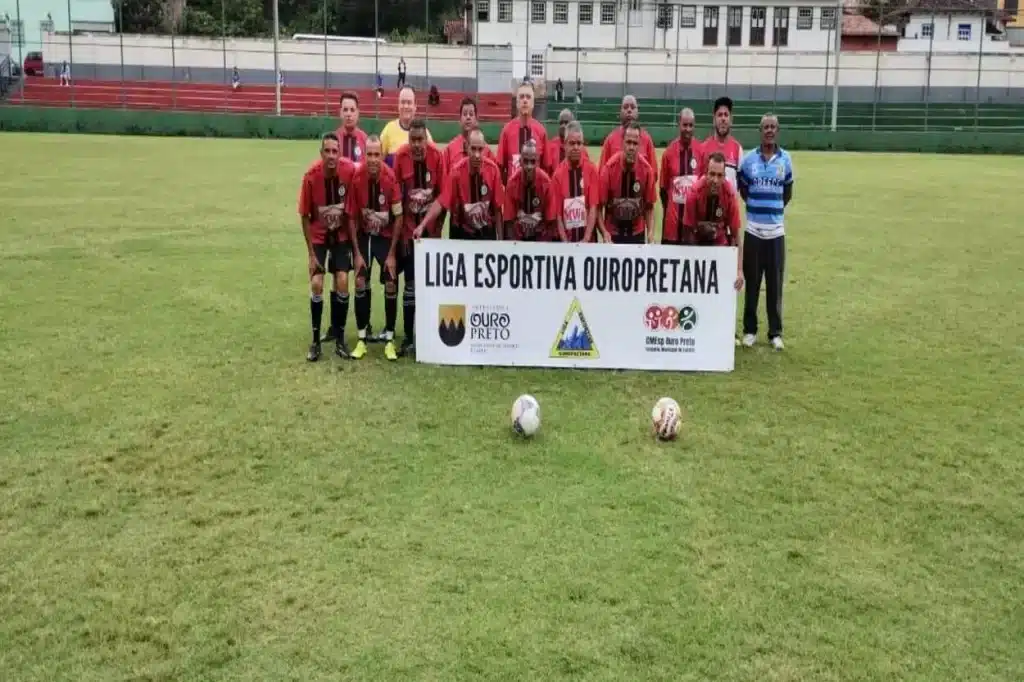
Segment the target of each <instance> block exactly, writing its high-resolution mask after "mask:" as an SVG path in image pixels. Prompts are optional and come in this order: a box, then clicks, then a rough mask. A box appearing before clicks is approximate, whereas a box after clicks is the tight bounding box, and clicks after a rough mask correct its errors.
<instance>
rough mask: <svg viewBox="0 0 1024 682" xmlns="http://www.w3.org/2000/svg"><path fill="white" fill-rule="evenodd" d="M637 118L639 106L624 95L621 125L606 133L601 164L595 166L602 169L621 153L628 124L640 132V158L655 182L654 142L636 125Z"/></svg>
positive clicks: (630, 96)
mask: <svg viewBox="0 0 1024 682" xmlns="http://www.w3.org/2000/svg"><path fill="white" fill-rule="evenodd" d="M639 118H640V105H638V104H637V101H636V97H634V96H633V95H626V96H625V97H623V98H622V104H621V105H620V106H619V123H620V124H621V125H620V126H619V127H618V128H616V129H615V130H613V131H612V132H610V133H608V137H606V138H605V140H604V146H602V147H601V162H600V163H599V164H598V165H597V166H598V168H601V169H604V167H605V165H607V163H608V162H609V161H610V160H611V158H612V157H613V156H615V155H616V154H618V153H619V152H621V151H622V139H623V137H624V135H625V132H626V129H627V128H629V127H630V124H636V125H637V128H638V129H639V130H640V148H639V151H640V156H642V157H643V159H644V161H646V162H647V163H648V164H650V166H651V169H652V170H653V171H654V179H655V181H657V179H658V177H657V176H658V156H657V154H655V152H654V140H652V139H651V136H650V135H649V134H648V133H647V131H646V130H644V129H643V128H641V127H640V126H639V124H638V123H637V121H638V119H639Z"/></svg>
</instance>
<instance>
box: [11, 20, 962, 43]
mask: <svg viewBox="0 0 1024 682" xmlns="http://www.w3.org/2000/svg"><path fill="white" fill-rule="evenodd" d="M15 23H17V22H15ZM956 39H957V40H970V39H971V25H970V24H957V27H956ZM12 40H13V38H12Z"/></svg>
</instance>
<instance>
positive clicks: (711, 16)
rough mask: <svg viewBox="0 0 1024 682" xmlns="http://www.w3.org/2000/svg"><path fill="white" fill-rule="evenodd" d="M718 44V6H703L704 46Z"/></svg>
mask: <svg viewBox="0 0 1024 682" xmlns="http://www.w3.org/2000/svg"><path fill="white" fill-rule="evenodd" d="M713 45H718V8H717V7H709V6H707V5H705V6H704V46H705V47H711V46H713Z"/></svg>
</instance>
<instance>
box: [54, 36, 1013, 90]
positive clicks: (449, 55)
mask: <svg viewBox="0 0 1024 682" xmlns="http://www.w3.org/2000/svg"><path fill="white" fill-rule="evenodd" d="M513 51H514V46H513ZM122 53H123V55H124V57H123V63H124V64H125V65H126V66H125V75H124V77H125V78H126V79H130V80H136V79H152V80H172V79H173V80H184V79H185V74H186V72H188V73H190V78H191V80H193V81H197V82H198V81H202V82H227V81H228V79H229V74H230V70H231V68H232V67H233V66H235V65H237V66H238V68H239V70H240V72H241V75H242V80H243V82H260V83H273V78H274V76H273V64H274V58H273V47H272V43H271V42H270V41H266V40H250V39H244V40H241V39H240V40H228V41H226V42H224V43H222V42H221V41H218V40H208V39H198V38H188V39H183V38H177V39H174V40H172V39H171V38H170V37H168V36H124V43H123V48H122V45H121V42H120V41H119V38H118V36H116V35H115V36H101V35H93V36H75V37H74V38H69V37H68V36H58V35H48V36H47V39H46V41H45V45H44V56H45V58H46V59H47V61H50V62H55V61H56V62H59V61H60V60H63V59H67V60H69V61H71V62H72V64H73V74H74V77H75V78H113V79H119V78H120V77H121V63H122V60H121V55H122ZM475 54H476V52H475V49H474V48H472V47H469V48H466V47H450V46H443V45H430V46H426V45H382V46H379V47H377V48H376V49H375V48H374V46H373V45H360V44H333V43H332V44H328V46H327V54H326V59H325V54H324V45H323V44H322V43H300V42H295V41H291V40H284V41H281V46H280V63H281V67H282V69H283V71H284V73H285V79H286V83H287V84H291V85H309V86H315V87H322V86H323V85H324V72H325V65H326V71H327V73H328V74H329V77H328V86H330V87H364V88H368V87H372V85H373V84H374V79H375V75H374V74H375V73H376V70H377V69H378V68H379V69H380V71H381V72H382V74H383V76H384V78H385V84H386V85H388V86H389V87H391V86H393V84H394V75H395V71H396V65H397V62H398V59H399V57H400V56H402V57H404V58H405V60H406V63H407V64H408V74H409V80H410V82H412V83H413V84H414V85H417V86H418V87H421V88H422V87H425V86H426V85H427V84H428V83H434V84H437V86H438V87H439V88H441V89H443V90H459V91H475V90H476V89H477V88H476V82H477V74H478V73H479V72H480V70H485V71H486V70H487V69H488V67H489V65H486V64H485V65H482V66H481V65H479V64H478V63H477V61H476V60H475ZM978 62H979V60H978V55H977V53H974V54H969V53H968V54H936V55H932V57H931V59H930V60H929V59H928V56H927V55H926V54H920V53H902V52H900V53H886V54H880V55H879V54H876V53H843V54H841V55H840V56H839V86H840V89H841V96H842V98H843V99H844V100H847V101H872V100H873V99H875V91H876V86H877V88H878V89H879V94H878V98H879V99H880V100H881V101H886V102H923V101H925V97H927V98H928V100H929V101H932V102H971V103H973V102H974V100H975V94H976V85H977V83H978ZM543 72H544V74H543V77H544V78H545V79H546V80H547V81H548V83H549V84H550V83H553V82H554V81H555V79H557V78H561V79H562V80H563V82H564V83H565V85H566V89H567V92H568V93H569V94H571V93H572V91H573V87H574V83H575V81H576V77H577V74H578V75H579V77H580V78H581V79H582V81H583V83H584V90H585V94H586V96H587V97H617V96H621V95H622V94H623V92H625V91H628V92H631V93H633V94H636V95H637V96H640V97H645V98H683V99H690V98H701V99H706V98H711V97H714V96H717V95H719V94H721V93H723V92H726V93H729V94H730V95H732V96H733V97H735V98H739V99H757V100H769V101H771V100H779V101H786V100H801V101H802V100H821V99H823V98H825V97H827V96H828V93H829V92H830V90H831V87H832V85H833V82H834V78H835V74H836V55H835V54H828V53H820V52H792V51H782V50H778V51H776V50H771V49H769V50H752V49H742V48H738V49H730V50H729V51H725V50H722V49H718V50H712V49H691V50H687V51H682V50H681V51H679V52H676V51H674V50H671V51H666V50H629V51H626V50H584V51H580V52H576V51H562V50H554V49H553V48H545V50H544V54H543ZM517 75H518V74H517ZM981 100H982V102H1005V103H1020V102H1024V53H1012V54H1007V53H1001V54H984V55H983V56H982V60H981Z"/></svg>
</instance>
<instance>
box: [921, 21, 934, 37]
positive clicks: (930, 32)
mask: <svg viewBox="0 0 1024 682" xmlns="http://www.w3.org/2000/svg"><path fill="white" fill-rule="evenodd" d="M934 35H935V24H922V25H921V37H922V38H931V37H932V36H934Z"/></svg>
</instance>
